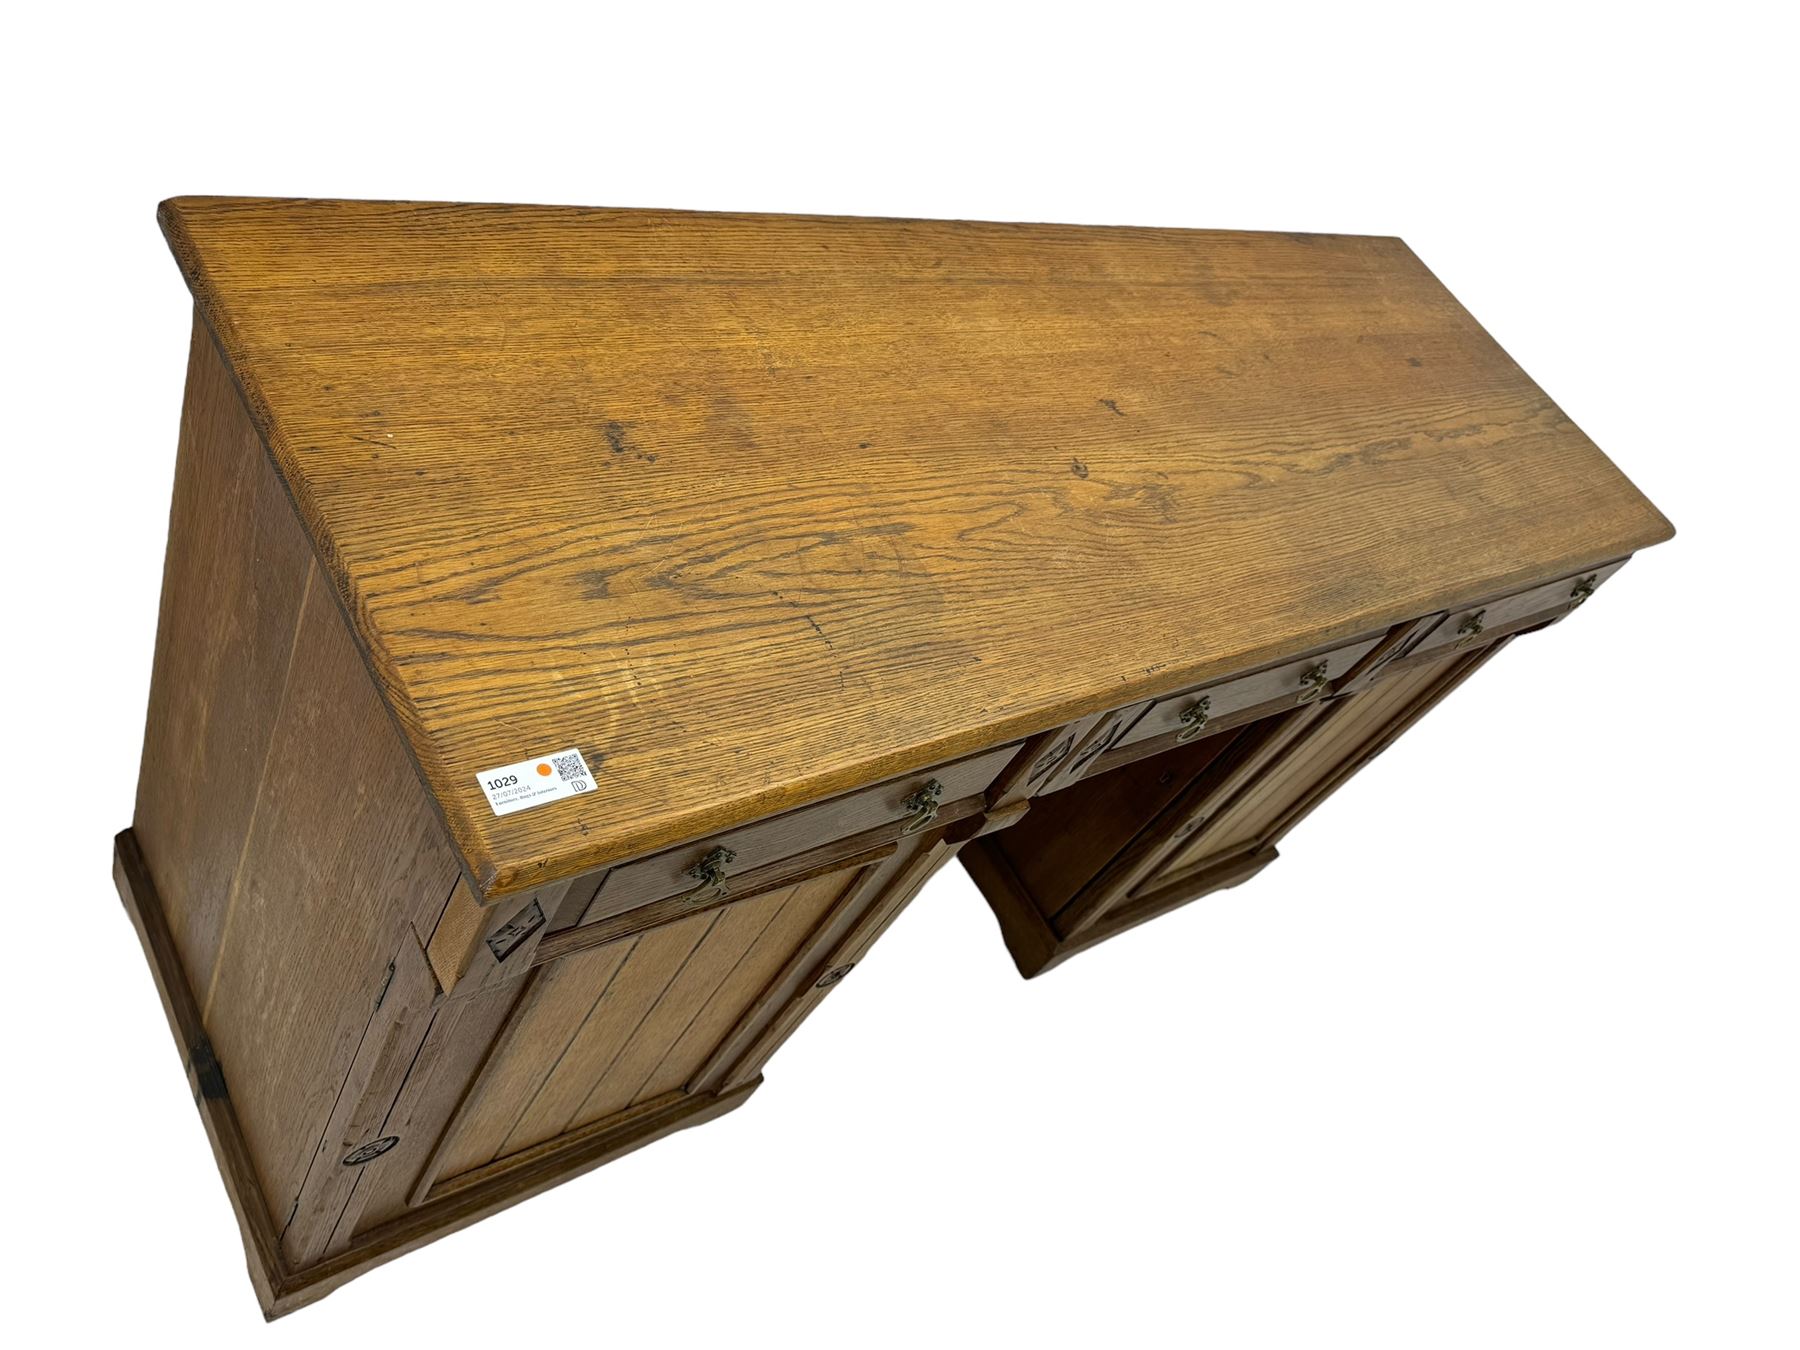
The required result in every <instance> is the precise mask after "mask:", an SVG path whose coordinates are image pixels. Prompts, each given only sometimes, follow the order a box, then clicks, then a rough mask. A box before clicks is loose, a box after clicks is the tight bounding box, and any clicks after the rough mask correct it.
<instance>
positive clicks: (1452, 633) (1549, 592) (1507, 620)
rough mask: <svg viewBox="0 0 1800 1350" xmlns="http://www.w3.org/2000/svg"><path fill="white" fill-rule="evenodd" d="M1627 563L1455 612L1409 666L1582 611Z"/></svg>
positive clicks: (1410, 654) (1408, 658) (1408, 659)
mask: <svg viewBox="0 0 1800 1350" xmlns="http://www.w3.org/2000/svg"><path fill="white" fill-rule="evenodd" d="M1625 561H1626V560H1625V559H1623V558H1621V559H1620V560H1619V561H1617V562H1611V563H1607V564H1606V565H1605V566H1604V567H1590V568H1588V569H1587V570H1586V571H1585V572H1575V573H1572V574H1570V575H1569V576H1566V577H1559V578H1558V579H1557V580H1555V581H1551V582H1547V583H1545V584H1544V585H1542V586H1533V587H1532V588H1531V589H1530V590H1528V591H1520V592H1518V593H1517V594H1516V595H1509V596H1505V597H1504V598H1502V599H1499V600H1490V601H1487V602H1485V603H1483V604H1479V605H1468V606H1465V607H1464V608H1462V609H1453V610H1451V611H1449V612H1448V613H1447V614H1445V615H1444V617H1443V619H1442V620H1441V621H1439V623H1438V625H1437V627H1435V628H1433V629H1432V630H1431V631H1430V632H1429V633H1427V634H1426V635H1425V638H1424V640H1423V641H1421V642H1420V643H1419V645H1418V646H1416V647H1414V648H1413V649H1412V650H1411V651H1410V652H1408V653H1407V655H1406V658H1405V659H1406V662H1407V663H1408V664H1411V663H1413V662H1416V661H1418V660H1419V659H1420V658H1421V657H1425V656H1433V655H1436V656H1441V655H1443V654H1444V653H1445V652H1447V651H1456V650H1459V649H1461V648H1465V647H1473V646H1476V645H1478V644H1480V643H1483V642H1491V641H1492V640H1493V639H1494V638H1496V637H1502V636H1504V635H1505V634H1506V633H1508V632H1511V631H1513V630H1515V629H1516V628H1518V627H1519V626H1521V625H1525V624H1530V623H1542V622H1544V621H1545V620H1547V619H1551V618H1560V617H1561V616H1562V615H1564V614H1567V613H1569V612H1570V611H1571V610H1573V609H1577V608H1579V607H1580V605H1581V604H1582V602H1583V601H1585V600H1586V599H1587V598H1588V596H1590V595H1592V594H1593V593H1594V592H1595V591H1596V590H1598V589H1599V588H1600V586H1601V585H1602V584H1603V583H1604V582H1605V581H1606V580H1607V579H1608V578H1609V577H1611V576H1612V574H1613V573H1614V572H1617V571H1618V570H1619V569H1620V568H1621V567H1623V566H1624V565H1625Z"/></svg>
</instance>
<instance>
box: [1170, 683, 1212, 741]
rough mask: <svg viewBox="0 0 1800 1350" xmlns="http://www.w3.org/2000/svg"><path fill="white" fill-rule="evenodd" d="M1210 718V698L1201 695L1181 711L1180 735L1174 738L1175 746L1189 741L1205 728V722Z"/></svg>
mask: <svg viewBox="0 0 1800 1350" xmlns="http://www.w3.org/2000/svg"><path fill="white" fill-rule="evenodd" d="M1211 716H1212V698H1211V696H1210V695H1207V694H1202V695H1201V696H1200V697H1199V698H1197V699H1195V700H1194V701H1193V702H1192V703H1190V704H1188V705H1187V707H1185V708H1183V709H1182V710H1181V735H1179V736H1177V737H1176V738H1175V743H1176V744H1177V745H1180V744H1182V743H1183V742H1185V741H1191V740H1193V739H1194V737H1196V736H1198V735H1199V734H1200V733H1201V732H1202V731H1203V730H1205V728H1206V722H1207V719H1208V718H1209V717H1211Z"/></svg>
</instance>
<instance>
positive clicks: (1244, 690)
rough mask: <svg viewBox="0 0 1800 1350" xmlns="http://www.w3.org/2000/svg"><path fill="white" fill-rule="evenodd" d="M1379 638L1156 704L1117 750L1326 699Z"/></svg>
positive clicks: (1123, 738) (1357, 641) (1353, 643)
mask: <svg viewBox="0 0 1800 1350" xmlns="http://www.w3.org/2000/svg"><path fill="white" fill-rule="evenodd" d="M1383 636H1385V635H1384V634H1382V633H1374V634H1371V635H1370V636H1368V637H1364V638H1358V639H1357V640H1356V641H1354V642H1349V643H1346V644H1344V645H1343V646H1341V647H1335V648H1332V649H1331V650H1329V651H1325V652H1315V653H1314V654H1313V655H1311V656H1302V657H1297V658H1295V659H1294V660H1292V661H1284V662H1282V663H1281V664H1280V665H1278V666H1270V667H1268V668H1267V669H1266V670H1258V671H1254V672H1252V673H1251V674H1249V675H1236V676H1233V677H1231V678H1230V679H1226V680H1220V681H1217V682H1215V683H1213V684H1209V685H1203V686H1201V687H1200V688H1198V689H1189V690H1187V691H1185V692H1183V693H1180V694H1172V695H1170V696H1169V697H1168V698H1164V699H1159V700H1158V701H1157V702H1155V703H1153V704H1151V706H1150V710H1149V711H1148V712H1146V713H1145V714H1144V715H1143V716H1142V717H1140V718H1138V719H1137V722H1136V723H1135V724H1134V725H1133V726H1132V727H1131V729H1130V730H1129V731H1127V732H1126V733H1125V735H1124V736H1123V737H1122V738H1121V739H1120V741H1119V742H1118V744H1119V745H1133V744H1135V743H1137V742H1139V741H1146V740H1149V739H1151V738H1152V737H1157V736H1167V735H1170V734H1171V733H1182V732H1192V733H1194V734H1195V735H1199V734H1202V733H1204V732H1208V731H1211V730H1214V729H1215V728H1222V727H1226V726H1231V725H1233V720H1232V719H1234V718H1237V719H1239V720H1248V718H1247V717H1246V715H1250V716H1256V717H1260V716H1264V715H1266V714H1267V713H1269V712H1274V711H1277V710H1278V709H1279V708H1280V707H1283V706H1294V705H1298V704H1301V703H1310V702H1311V701H1312V700H1313V699H1315V698H1317V697H1319V696H1320V695H1321V694H1324V693H1326V692H1327V691H1328V688H1329V686H1330V684H1331V683H1332V682H1334V681H1337V680H1341V679H1343V678H1344V676H1345V675H1348V674H1349V673H1350V669H1351V667H1353V666H1354V665H1355V664H1356V663H1357V662H1358V661H1360V660H1362V658H1363V657H1364V656H1365V655H1367V654H1368V653H1369V652H1370V651H1372V650H1373V649H1374V647H1375V644H1376V643H1378V642H1380V641H1381V639H1382V637H1383Z"/></svg>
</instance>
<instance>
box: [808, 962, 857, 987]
mask: <svg viewBox="0 0 1800 1350" xmlns="http://www.w3.org/2000/svg"><path fill="white" fill-rule="evenodd" d="M855 969H856V962H854V961H851V962H849V963H848V964H847V965H842V966H833V967H832V968H831V969H830V970H828V971H826V972H825V973H824V974H823V975H821V976H819V978H818V979H816V980H814V981H813V988H814V989H829V988H831V986H832V985H834V984H836V983H837V982H838V981H839V980H841V979H843V978H844V976H846V975H848V974H849V973H850V972H851V971H853V970H855Z"/></svg>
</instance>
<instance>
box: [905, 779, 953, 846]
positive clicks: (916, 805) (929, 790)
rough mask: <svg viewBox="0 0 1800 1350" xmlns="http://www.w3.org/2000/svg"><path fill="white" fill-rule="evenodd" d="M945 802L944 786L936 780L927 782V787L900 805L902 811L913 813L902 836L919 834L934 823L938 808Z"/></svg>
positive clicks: (927, 780)
mask: <svg viewBox="0 0 1800 1350" xmlns="http://www.w3.org/2000/svg"><path fill="white" fill-rule="evenodd" d="M943 800H944V785H943V784H942V783H940V782H938V780H937V779H935V778H928V779H926V780H925V786H924V787H922V788H920V789H919V790H918V791H917V792H915V793H913V794H912V796H910V797H908V798H907V799H906V800H905V801H903V802H901V803H900V806H901V809H902V810H904V811H907V812H910V813H911V817H912V818H911V819H910V820H908V821H907V822H906V828H905V829H903V830H901V831H900V833H901V834H917V833H918V832H919V831H920V830H922V829H924V828H925V827H926V826H927V825H929V824H931V822H932V821H934V820H936V819H937V814H938V806H939V805H940V804H941V803H942V802H943Z"/></svg>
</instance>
